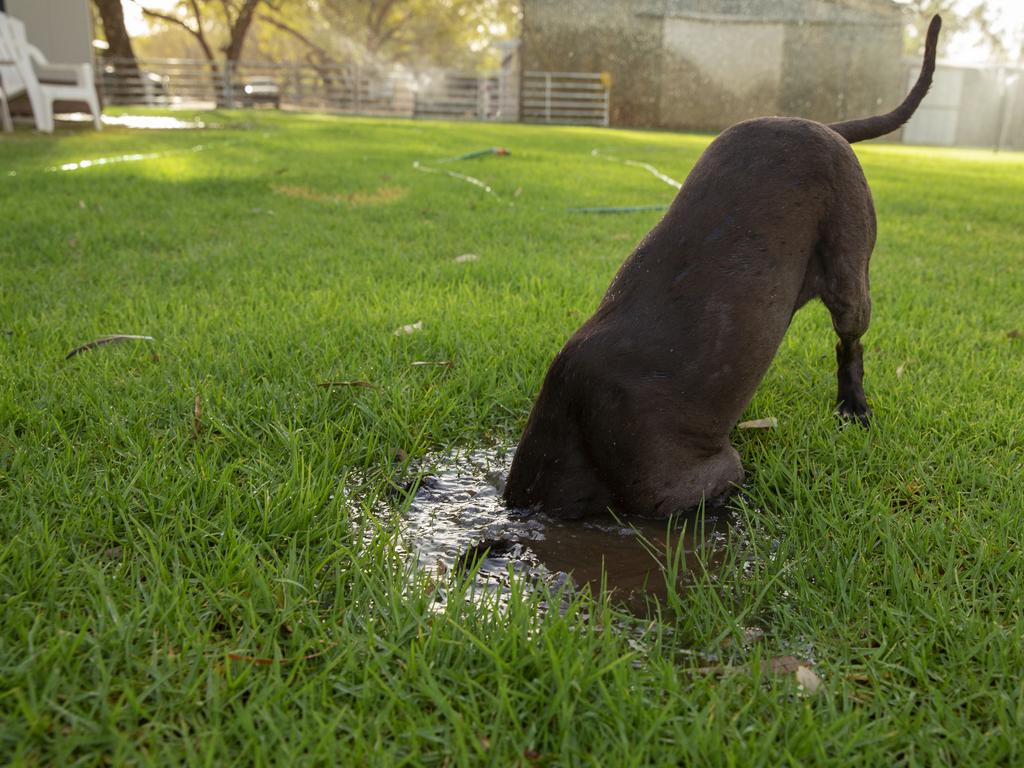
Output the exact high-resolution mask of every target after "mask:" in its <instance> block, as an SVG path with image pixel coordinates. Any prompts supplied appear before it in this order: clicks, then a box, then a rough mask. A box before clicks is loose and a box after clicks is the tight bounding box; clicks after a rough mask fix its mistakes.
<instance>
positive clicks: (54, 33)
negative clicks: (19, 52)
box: [4, 0, 92, 64]
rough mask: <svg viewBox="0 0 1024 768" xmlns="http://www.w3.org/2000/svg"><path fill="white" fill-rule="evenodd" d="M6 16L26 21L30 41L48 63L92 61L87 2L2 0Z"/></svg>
mask: <svg viewBox="0 0 1024 768" xmlns="http://www.w3.org/2000/svg"><path fill="white" fill-rule="evenodd" d="M4 6H5V7H6V9H7V13H8V14H10V15H11V16H14V17H16V18H18V19H21V20H22V21H23V22H25V29H26V31H27V33H28V39H29V42H31V43H32V44H33V45H35V46H36V47H37V48H38V49H39V50H41V51H42V52H43V55H44V56H46V58H48V59H49V60H50V61H53V62H60V63H68V64H77V63H84V62H90V61H92V16H91V15H90V11H89V2H88V0H5V2H4Z"/></svg>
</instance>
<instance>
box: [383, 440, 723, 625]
mask: <svg viewBox="0 0 1024 768" xmlns="http://www.w3.org/2000/svg"><path fill="white" fill-rule="evenodd" d="M511 461H512V451H510V450H501V449H498V450H487V451H475V452H472V453H469V454H466V455H460V456H453V455H449V456H441V457H434V458H432V459H428V460H427V461H425V462H424V464H423V467H422V471H423V472H424V473H425V474H423V476H422V478H421V480H420V484H419V488H418V490H417V492H416V495H415V498H414V499H413V501H412V503H411V504H410V507H409V510H408V513H407V514H406V516H405V518H404V520H403V523H402V536H401V539H402V542H403V544H402V545H403V547H404V548H406V551H407V552H408V553H409V554H410V555H411V556H412V557H414V558H415V559H416V561H417V563H418V565H419V566H420V567H421V568H423V569H426V570H428V571H431V572H433V573H436V574H439V575H441V574H444V573H446V572H448V571H449V570H451V569H453V568H456V569H457V568H461V567H467V566H470V565H478V566H479V571H478V575H477V581H478V583H479V584H480V585H481V586H484V587H486V588H487V589H488V590H490V591H496V592H498V593H499V595H500V594H503V593H505V592H507V590H508V581H509V574H510V573H513V574H517V575H519V576H525V577H526V581H527V582H534V583H536V582H543V583H546V584H548V585H550V586H552V587H556V588H557V587H560V586H563V585H566V584H571V585H572V586H573V587H574V588H583V587H587V586H589V587H590V588H591V589H592V590H593V591H594V592H596V591H597V590H598V589H599V588H600V586H601V584H602V581H603V582H604V584H605V586H606V587H607V588H608V590H609V591H610V592H611V593H612V595H613V599H614V600H616V601H617V602H619V603H620V604H622V605H624V606H625V607H627V608H628V609H630V610H632V611H634V612H637V613H642V612H643V611H644V610H645V608H646V606H647V603H648V601H649V599H650V598H652V597H654V598H664V597H665V595H666V592H667V580H666V573H674V574H675V576H676V577H677V579H678V581H679V583H680V585H681V586H685V585H686V584H687V583H689V582H692V580H693V579H694V577H695V575H697V574H700V573H702V571H703V569H705V568H707V569H710V570H714V569H716V568H717V567H719V566H720V564H721V561H722V559H723V557H724V549H725V544H726V542H727V540H728V537H729V535H730V532H731V531H732V530H733V525H732V521H731V519H730V517H729V516H728V515H727V513H719V514H718V515H716V516H713V515H711V514H708V515H707V516H706V517H703V518H700V517H698V516H696V515H691V516H689V517H688V518H686V519H679V520H675V521H672V522H669V521H664V520H660V521H655V520H646V519H637V518H629V519H619V520H616V519H615V518H613V517H612V516H611V515H607V514H606V515H595V516H594V517H593V518H590V519H587V520H583V521H560V520H555V519H552V518H549V517H547V516H546V515H543V514H540V513H528V512H523V511H521V510H509V509H507V508H506V507H505V506H504V504H503V503H502V501H501V491H502V488H503V486H504V480H505V476H506V475H507V473H508V469H509V466H510V465H511ZM669 554H671V555H672V556H674V567H671V566H669V565H668V560H669V557H668V556H669Z"/></svg>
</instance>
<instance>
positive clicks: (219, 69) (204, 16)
mask: <svg viewBox="0 0 1024 768" xmlns="http://www.w3.org/2000/svg"><path fill="white" fill-rule="evenodd" d="M136 2H139V0H136ZM260 6H266V7H274V4H273V3H272V2H271V0H219V2H213V0H178V3H177V5H175V6H174V8H172V9H171V10H170V11H169V12H165V11H156V10H153V9H152V8H146V7H145V6H142V12H143V14H145V15H146V16H147V17H148V18H150V19H156V20H158V21H161V22H164V23H166V24H169V25H172V26H177V27H180V28H181V29H184V30H185V31H186V32H188V33H189V34H190V35H191V36H192V38H193V39H194V40H195V41H196V43H197V44H198V45H199V49H200V50H201V51H202V53H203V56H204V57H205V58H206V60H207V62H208V63H209V65H210V72H211V75H212V78H213V82H214V88H215V90H216V93H217V103H218V105H219V106H225V105H226V104H228V103H230V96H231V93H230V88H229V87H228V85H229V84H228V83H227V82H226V81H225V77H224V76H225V74H230V68H231V67H232V65H234V64H235V63H237V62H238V61H239V59H241V57H242V49H243V46H244V45H245V39H246V35H248V33H249V29H250V28H251V27H252V22H253V20H254V19H255V17H256V11H257V10H258V9H259V8H260ZM217 39H219V40H220V45H218V44H217V42H215V40H217ZM218 48H219V50H220V53H221V54H223V61H220V60H218V57H217V54H216V52H215V50H216V49H218Z"/></svg>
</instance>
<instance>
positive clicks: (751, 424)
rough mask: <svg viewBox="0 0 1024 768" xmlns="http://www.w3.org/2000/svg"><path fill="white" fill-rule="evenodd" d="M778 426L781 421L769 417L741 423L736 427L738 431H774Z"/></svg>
mask: <svg viewBox="0 0 1024 768" xmlns="http://www.w3.org/2000/svg"><path fill="white" fill-rule="evenodd" d="M777 426H779V420H778V419H777V418H775V417H774V416H767V417H765V418H763V419H753V420H752V421H741V422H740V423H739V424H737V425H736V429H774V428H775V427H777Z"/></svg>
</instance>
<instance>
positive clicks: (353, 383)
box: [317, 379, 377, 389]
mask: <svg viewBox="0 0 1024 768" xmlns="http://www.w3.org/2000/svg"><path fill="white" fill-rule="evenodd" d="M317 386H318V387H322V388H323V389H334V387H362V388H363V389H376V388H377V385H376V384H374V383H373V382H372V381H363V380H362V379H351V380H348V381H321V382H320V383H319V384H317Z"/></svg>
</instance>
